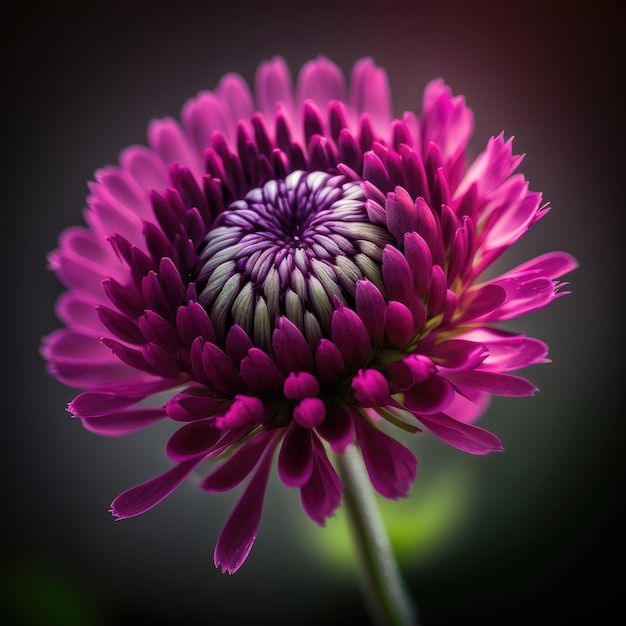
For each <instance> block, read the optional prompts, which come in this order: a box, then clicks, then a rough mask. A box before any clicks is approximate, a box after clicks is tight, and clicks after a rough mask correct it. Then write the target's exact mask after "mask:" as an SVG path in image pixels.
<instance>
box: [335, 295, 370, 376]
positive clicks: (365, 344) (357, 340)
mask: <svg viewBox="0 0 626 626" xmlns="http://www.w3.org/2000/svg"><path fill="white" fill-rule="evenodd" d="M331 334H332V339H333V343H334V344H335V345H336V346H337V347H338V348H339V350H341V352H342V354H343V358H344V360H345V361H346V363H350V364H353V363H354V364H356V363H362V362H364V361H365V360H366V359H367V355H368V354H369V350H370V339H369V335H368V332H367V330H366V328H365V326H364V325H363V322H362V321H361V319H360V318H359V316H358V315H357V314H356V313H355V312H354V311H352V310H351V309H348V308H346V307H342V308H341V309H338V310H336V311H335V312H334V313H333V316H332V319H331Z"/></svg>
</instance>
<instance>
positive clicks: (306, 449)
mask: <svg viewBox="0 0 626 626" xmlns="http://www.w3.org/2000/svg"><path fill="white" fill-rule="evenodd" d="M311 437H312V434H311V431H310V430H309V429H307V428H302V426H300V425H299V424H297V423H295V422H292V423H291V424H290V425H289V428H287V433H286V434H285V438H284V439H283V443H282V445H281V447H280V453H279V454H278V475H279V476H280V479H281V480H282V481H283V483H284V484H285V485H287V486H288V487H300V486H302V485H304V483H306V481H307V480H309V476H311V470H312V469H313V449H312V448H311Z"/></svg>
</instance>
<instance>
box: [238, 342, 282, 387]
mask: <svg viewBox="0 0 626 626" xmlns="http://www.w3.org/2000/svg"><path fill="white" fill-rule="evenodd" d="M241 378H242V379H243V381H244V382H245V384H246V385H247V386H248V387H249V388H250V389H251V390H252V391H254V392H257V393H264V392H268V393H271V392H278V393H280V392H281V391H282V389H283V382H284V380H285V376H284V375H283V373H282V372H281V371H280V370H279V369H278V367H276V363H274V361H273V360H272V359H271V358H270V357H269V356H268V355H267V354H265V352H263V350H259V349H258V348H252V349H250V350H249V351H248V356H247V357H245V358H244V359H243V360H242V361H241Z"/></svg>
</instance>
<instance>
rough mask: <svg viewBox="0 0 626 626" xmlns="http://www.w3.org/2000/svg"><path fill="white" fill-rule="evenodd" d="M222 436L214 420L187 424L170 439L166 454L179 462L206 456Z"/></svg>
mask: <svg viewBox="0 0 626 626" xmlns="http://www.w3.org/2000/svg"><path fill="white" fill-rule="evenodd" d="M221 434H222V433H221V431H220V429H219V428H217V427H216V426H215V422H214V420H212V419H206V420H198V421H195V422H191V423H189V424H185V426H182V427H181V428H179V429H178V430H177V431H176V432H175V433H174V434H173V435H172V436H171V437H170V438H169V441H168V442H167V446H166V448H165V453H166V454H167V456H168V457H169V458H170V459H171V460H172V461H177V462H180V461H187V460H188V459H195V458H196V457H198V456H204V455H206V454H207V453H208V452H209V450H210V449H211V448H212V447H213V446H214V445H215V444H216V443H217V442H218V440H219V438H220V436H221Z"/></svg>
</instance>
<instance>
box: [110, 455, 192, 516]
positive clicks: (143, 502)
mask: <svg viewBox="0 0 626 626" xmlns="http://www.w3.org/2000/svg"><path fill="white" fill-rule="evenodd" d="M201 460H202V459H201V458H198V459H191V460H189V461H183V462H182V463H178V464H177V465H175V466H174V467H172V468H171V469H169V470H167V471H166V472H164V473H163V474H159V475H158V476H155V477H154V478H152V479H151V480H149V481H147V482H145V483H142V484H141V485H137V487H133V488H132V489H129V490H128V491H125V492H124V493H122V494H120V495H119V496H117V498H115V500H113V502H112V504H111V513H112V514H113V515H115V517H117V518H118V519H126V518H128V517H135V516H136V515H141V514H142V513H145V512H146V511H148V510H150V509H151V508H153V507H155V506H156V505H157V504H159V502H161V501H162V500H164V499H165V498H167V496H169V495H170V493H172V491H174V489H176V487H178V486H179V485H180V484H181V483H182V482H183V480H185V478H187V476H189V474H190V473H191V472H192V471H193V469H194V468H195V467H196V465H198V463H199V462H200V461H201Z"/></svg>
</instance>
